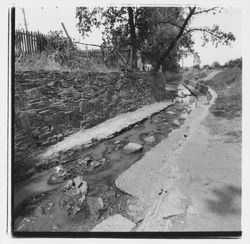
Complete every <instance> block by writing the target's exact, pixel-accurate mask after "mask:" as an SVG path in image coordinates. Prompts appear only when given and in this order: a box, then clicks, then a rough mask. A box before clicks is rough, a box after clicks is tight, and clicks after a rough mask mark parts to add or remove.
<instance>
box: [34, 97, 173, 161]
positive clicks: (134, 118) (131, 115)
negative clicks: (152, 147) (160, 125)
mask: <svg viewBox="0 0 250 244" xmlns="http://www.w3.org/2000/svg"><path fill="white" fill-rule="evenodd" d="M172 104H173V102H172V101H165V102H157V103H153V104H150V105H146V106H143V107H142V108H139V109H137V110H136V111H133V112H127V113H124V114H120V115H118V116H116V117H115V118H112V119H108V120H106V121H105V122H103V123H101V124H99V125H97V126H94V127H92V128H90V129H87V130H84V131H82V130H81V131H79V132H77V133H75V134H72V135H70V136H68V137H66V138H65V139H64V140H63V141H61V142H58V143H57V144H55V145H53V146H50V147H49V148H48V149H47V150H46V151H44V152H42V153H41V154H40V155H38V157H37V158H38V159H45V158H49V157H51V156H53V155H55V154H57V153H58V152H59V151H67V150H69V149H71V148H73V147H80V146H82V145H88V144H89V143H91V142H92V141H93V140H97V141H99V140H103V139H107V138H111V137H112V136H113V135H114V134H116V133H118V132H120V131H122V130H123V129H125V128H127V127H129V126H131V125H134V124H136V123H138V122H140V121H142V120H144V119H145V118H148V117H150V116H152V115H153V114H155V113H158V112H160V111H162V110H163V109H165V108H167V107H169V106H170V105H172Z"/></svg>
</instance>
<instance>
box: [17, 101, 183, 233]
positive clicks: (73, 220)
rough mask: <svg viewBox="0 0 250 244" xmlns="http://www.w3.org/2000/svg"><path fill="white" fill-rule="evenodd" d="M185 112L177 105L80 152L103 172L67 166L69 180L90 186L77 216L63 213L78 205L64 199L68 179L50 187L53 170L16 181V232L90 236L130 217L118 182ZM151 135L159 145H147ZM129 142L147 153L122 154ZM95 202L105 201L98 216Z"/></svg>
mask: <svg viewBox="0 0 250 244" xmlns="http://www.w3.org/2000/svg"><path fill="white" fill-rule="evenodd" d="M186 110H187V105H183V104H181V103H176V104H174V105H173V106H170V107H168V108H167V109H165V110H163V111H161V112H159V113H157V114H155V115H153V116H152V117H151V118H149V119H146V120H144V121H142V122H141V123H139V124H137V125H135V126H133V127H132V128H130V129H128V130H127V131H124V132H121V134H119V135H117V136H115V137H113V138H111V139H107V140H104V141H102V142H100V143H98V144H97V145H95V146H93V147H91V148H89V149H86V150H82V151H80V152H78V154H77V157H79V158H80V157H81V158H84V157H90V158H91V159H92V160H97V161H102V160H103V161H102V162H103V163H102V164H101V165H100V166H99V167H96V168H92V169H91V170H90V169H88V170H86V168H84V167H83V166H82V165H81V164H78V163H76V161H73V162H72V163H70V162H69V163H67V164H65V165H63V167H64V169H65V170H66V171H67V174H68V178H74V177H75V176H77V175H83V177H84V180H85V181H86V182H87V183H88V193H87V200H86V201H85V203H83V204H82V206H81V207H80V211H79V212H77V213H76V214H65V213H66V212H65V208H64V207H62V205H64V204H62V202H63V203H65V202H67V201H68V202H71V203H72V202H74V201H77V200H75V199H73V200H72V198H70V199H67V198H64V195H65V192H64V191H63V190H62V188H63V187H62V186H63V185H65V184H66V182H67V179H65V181H63V182H61V183H58V184H49V179H50V177H51V175H52V174H53V173H55V169H54V168H50V169H47V170H43V171H41V172H38V173H36V174H34V175H33V176H32V177H30V178H28V179H26V180H23V181H20V182H18V183H17V184H16V185H15V187H14V215H15V219H14V226H15V230H16V231H89V230H90V229H91V228H92V227H94V226H95V225H96V223H98V222H100V221H101V220H102V219H104V218H106V217H107V216H109V215H112V214H114V213H121V214H123V215H126V202H127V201H128V199H131V196H128V195H127V194H125V193H123V192H121V191H119V189H117V188H116V187H115V179H116V178H117V177H118V176H119V175H120V174H121V173H122V172H124V171H125V170H126V169H128V168H129V167H130V166H131V165H132V164H133V163H135V162H136V161H137V160H139V159H140V158H141V157H142V156H143V155H144V154H145V153H146V152H147V151H149V150H150V149H151V148H152V147H154V146H155V145H156V144H158V143H159V142H160V141H161V140H162V139H164V138H166V137H167V136H168V134H169V133H170V132H171V131H172V130H173V129H175V128H177V127H178V126H176V125H174V124H173V123H172V122H173V121H174V120H175V119H177V118H179V116H180V114H181V113H183V112H184V111H186ZM169 111H171V112H172V113H171V112H170V113H169ZM183 121H184V119H180V118H179V122H180V123H181V124H182V123H183ZM148 136H153V137H154V138H155V142H152V143H150V142H146V141H145V140H144V138H145V137H148ZM128 142H134V143H138V144H140V145H142V146H143V150H142V151H140V152H137V153H132V154H124V153H123V147H124V146H125V145H126V144H127V143H128ZM97 197H99V198H101V199H102V200H103V209H104V210H103V212H100V211H98V213H97V211H96V209H95V208H94V207H93V206H94V205H95V199H96V198H97ZM72 204H74V203H72ZM66 205H67V204H66ZM91 205H93V206H91Z"/></svg>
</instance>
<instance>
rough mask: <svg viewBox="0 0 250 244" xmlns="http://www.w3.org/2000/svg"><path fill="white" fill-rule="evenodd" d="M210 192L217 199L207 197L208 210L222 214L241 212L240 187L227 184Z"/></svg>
mask: <svg viewBox="0 0 250 244" xmlns="http://www.w3.org/2000/svg"><path fill="white" fill-rule="evenodd" d="M212 192H213V193H214V194H215V196H216V197H217V199H216V200H210V199H207V204H208V208H209V210H210V211H212V212H214V213H216V214H219V215H222V216H225V215H238V214H240V213H241V187H236V186H234V185H227V186H225V187H223V188H219V189H218V188H216V189H213V191H212Z"/></svg>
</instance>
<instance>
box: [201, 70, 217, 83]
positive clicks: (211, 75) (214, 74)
mask: <svg viewBox="0 0 250 244" xmlns="http://www.w3.org/2000/svg"><path fill="white" fill-rule="evenodd" d="M220 72H221V71H220V70H214V71H212V72H211V73H209V74H208V75H207V76H206V77H205V78H202V79H201V80H204V81H207V80H211V79H212V78H213V77H214V76H216V75H217V74H219V73H220Z"/></svg>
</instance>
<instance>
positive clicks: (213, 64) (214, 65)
mask: <svg viewBox="0 0 250 244" xmlns="http://www.w3.org/2000/svg"><path fill="white" fill-rule="evenodd" d="M211 66H212V67H213V68H214V69H219V68H220V63H219V62H218V61H214V62H213V63H212V65H211Z"/></svg>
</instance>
